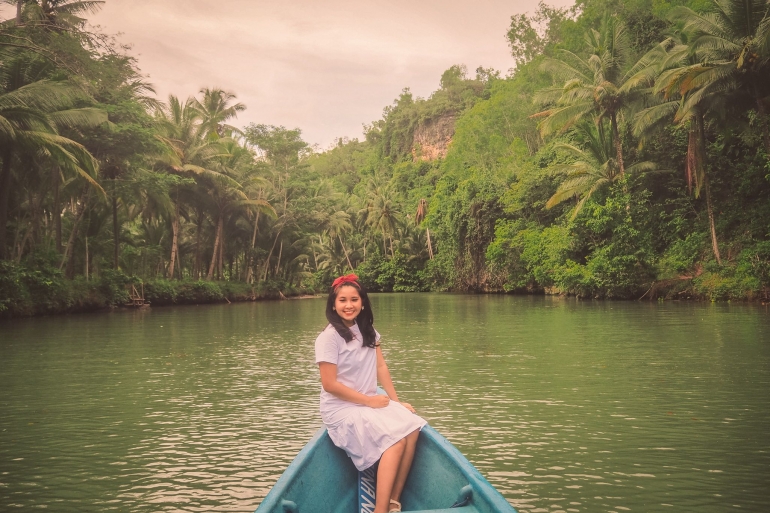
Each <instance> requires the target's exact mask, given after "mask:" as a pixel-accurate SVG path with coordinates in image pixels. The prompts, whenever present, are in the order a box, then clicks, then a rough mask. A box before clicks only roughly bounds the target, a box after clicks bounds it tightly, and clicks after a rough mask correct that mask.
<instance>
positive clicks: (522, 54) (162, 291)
mask: <svg viewBox="0 0 770 513" xmlns="http://www.w3.org/2000/svg"><path fill="white" fill-rule="evenodd" d="M10 3H12V4H13V5H14V6H15V7H16V8H17V9H16V16H14V17H13V18H11V19H9V20H6V21H4V22H2V24H0V88H1V90H0V161H1V162H2V165H1V167H0V258H1V259H2V260H3V262H2V268H0V272H1V273H2V274H3V276H2V279H0V291H1V292H2V293H1V294H0V296H2V298H0V299H2V301H0V310H3V309H5V310H12V308H13V304H14V302H13V300H12V299H5V298H14V297H25V298H30V297H34V298H39V297H42V296H45V294H44V293H43V292H45V291H48V292H49V293H50V296H51V297H60V298H64V299H61V301H60V302H59V303H57V304H61V305H67V304H81V305H82V304H91V303H88V301H85V302H84V301H80V300H76V299H73V298H72V297H71V295H67V294H65V293H64V292H62V291H63V290H65V289H66V288H67V287H68V286H70V285H68V284H71V286H72V287H74V288H73V289H72V290H76V289H77V290H81V289H82V290H90V291H91V292H88V294H91V296H93V297H99V298H101V299H100V300H99V301H96V300H95V303H99V302H100V301H101V302H102V303H104V302H107V303H110V302H113V303H114V302H120V301H121V300H122V299H123V298H124V296H125V294H124V292H125V289H126V287H127V286H129V285H130V284H131V283H134V284H139V285H142V284H144V285H146V291H147V294H148V296H149V297H152V298H154V300H156V301H158V302H190V301H194V300H195V298H196V297H201V298H208V299H210V300H218V299H220V298H224V297H235V296H236V295H237V296H238V297H241V298H249V297H250V298H255V297H260V296H264V295H271V294H273V295H280V294H281V293H298V292H301V291H317V290H322V289H324V288H325V286H326V285H327V284H328V283H329V281H330V279H331V278H332V277H333V276H334V275H338V274H341V273H344V272H348V271H350V270H351V269H354V270H355V271H356V272H357V273H358V274H359V275H360V276H361V277H362V279H363V280H364V282H365V283H367V285H368V286H369V287H370V288H372V290H377V291H421V290H462V291H512V292H515V291H518V292H541V293H542V292H546V293H556V294H574V295H578V296H581V297H617V298H639V297H707V298H712V299H729V298H759V297H762V298H767V297H768V295H770V271H768V269H770V264H769V263H768V258H769V257H770V249H768V248H769V247H770V224H768V219H770V199H769V198H770V163H769V161H768V155H769V154H770V119H769V118H768V107H769V105H770V15H769V14H768V12H769V9H770V4H768V2H767V0H689V1H685V2H677V3H676V4H672V3H667V2H665V1H660V2H659V1H655V2H652V1H651V0H634V1H631V2H624V3H622V4H619V3H616V2H606V1H603V0H587V1H583V2H580V3H579V4H577V5H576V7H574V8H572V9H557V8H552V7H549V6H547V5H545V4H541V5H540V7H539V8H538V10H537V12H536V13H534V14H532V15H516V16H513V17H512V19H511V27H510V30H509V31H508V33H507V35H506V36H507V38H508V42H509V44H510V48H511V52H512V56H513V57H514V58H516V60H517V62H516V67H515V70H513V71H511V72H510V74H509V76H507V77H502V76H501V75H500V73H498V72H496V71H494V70H490V69H484V68H478V69H477V70H476V71H475V73H469V72H468V70H467V69H466V68H465V66H462V65H457V66H452V67H451V68H449V69H448V70H447V71H446V72H444V74H443V75H442V76H441V79H440V87H439V89H437V90H436V91H435V92H434V93H433V94H432V95H431V96H430V97H428V98H417V97H415V96H414V95H413V94H412V93H411V92H410V91H409V89H404V90H403V91H402V93H401V94H400V95H399V96H398V98H396V99H395V101H394V102H393V104H392V105H390V106H387V107H386V108H385V109H384V111H383V116H382V118H381V119H379V120H375V121H372V122H371V123H370V124H369V125H367V126H366V127H365V128H366V129H365V137H364V138H362V139H361V140H358V139H353V140H347V139H340V140H338V141H337V142H336V143H335V144H334V145H333V146H332V147H330V148H328V149H326V150H325V151H320V152H319V151H317V150H314V149H313V148H311V147H310V146H309V145H308V143H307V142H305V141H304V140H303V139H302V133H301V131H300V130H299V129H296V128H286V127H283V126H271V125H265V124H251V125H249V126H247V127H243V128H238V126H237V116H238V114H239V113H241V112H242V111H243V110H244V109H245V108H246V106H245V105H243V104H241V103H239V102H238V98H237V95H236V94H235V93H234V92H231V91H225V90H223V89H221V88H218V87H215V86H209V87H203V88H201V89H200V91H198V93H197V95H195V96H191V97H179V96H175V95H172V96H170V97H169V98H168V99H167V100H166V101H163V102H162V101H159V100H157V99H155V98H154V93H153V91H152V87H151V85H150V84H147V83H146V82H145V81H144V79H143V78H142V75H141V72H140V70H139V69H138V66H137V62H136V61H135V60H134V59H133V58H132V57H130V56H128V55H126V54H124V53H123V49H121V48H119V47H116V46H114V44H112V43H111V42H110V39H109V38H108V37H106V36H104V35H103V34H100V33H96V32H93V31H90V30H91V29H86V24H85V19H86V17H87V16H88V15H90V14H92V13H93V12H95V10H97V9H99V8H100V5H101V2H80V1H62V2H50V1H33V0H25V1H18V2H17V1H13V2H10ZM73 280H74V281H73ZM215 283H216V284H215ZM75 284H79V285H77V286H75ZM88 284H91V286H92V288H91V289H89V288H88V287H87V286H86V285H88ZM46 287H48V288H46ZM77 287H80V289H78V288H77ZM93 287H96V288H93ZM100 287H101V288H100ZM223 287H224V288H223ZM228 287H230V288H228ZM233 287H235V288H233ZM238 287H241V288H238ZM25 291H26V292H25ZM30 291H36V292H34V293H33V292H30ZM41 291H43V292H41ZM57 291H58V292H57ZM99 291H101V292H99ZM121 291H122V292H121ZM227 291H230V292H227ZM233 291H237V294H236V292H233ZM25 294H26V295H25ZM196 294H197V295H198V296H196ZM91 296H89V297H91ZM67 298H69V299H67ZM116 298H117V299H116ZM24 301H26V302H27V303H25V304H29V303H30V301H32V300H29V299H25V300H24ZM35 301H42V300H38V299H35V300H34V301H32V302H33V303H34V302H35ZM78 301H80V302H78ZM62 308H64V309H66V307H62ZM60 309H61V308H60ZM50 310H51V308H48V309H46V308H42V307H41V309H40V311H50Z"/></svg>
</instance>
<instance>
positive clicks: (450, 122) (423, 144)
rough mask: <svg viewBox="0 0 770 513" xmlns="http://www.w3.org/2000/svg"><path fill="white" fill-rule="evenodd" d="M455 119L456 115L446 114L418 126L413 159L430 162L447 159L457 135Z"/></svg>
mask: <svg viewBox="0 0 770 513" xmlns="http://www.w3.org/2000/svg"><path fill="white" fill-rule="evenodd" d="M455 119H456V116H455V115H454V114H446V115H444V116H441V117H438V118H435V119H431V120H430V121H427V122H426V123H424V124H421V125H420V126H418V127H417V128H416V129H415V131H414V141H413V142H412V158H413V159H414V160H415V161H418V160H427V161H430V160H437V159H441V158H444V157H446V152H447V149H448V148H449V143H450V142H452V136H453V135H454V133H455Z"/></svg>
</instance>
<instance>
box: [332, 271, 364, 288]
mask: <svg viewBox="0 0 770 513" xmlns="http://www.w3.org/2000/svg"><path fill="white" fill-rule="evenodd" d="M356 282H358V276H356V275H355V274H347V275H345V276H340V277H339V278H337V279H336V280H334V281H333V282H332V288H333V289H336V288H337V287H339V286H340V285H342V284H343V283H356Z"/></svg>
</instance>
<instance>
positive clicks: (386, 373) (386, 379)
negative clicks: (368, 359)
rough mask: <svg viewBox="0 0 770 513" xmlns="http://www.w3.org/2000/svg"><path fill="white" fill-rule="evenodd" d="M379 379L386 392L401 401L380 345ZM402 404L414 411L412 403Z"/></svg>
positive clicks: (391, 397) (378, 347) (378, 360)
mask: <svg viewBox="0 0 770 513" xmlns="http://www.w3.org/2000/svg"><path fill="white" fill-rule="evenodd" d="M377 381H379V382H380V385H382V388H383V389H385V393H387V394H388V397H390V400H391V401H396V402H397V403H400V402H401V401H399V400H398V394H396V388H395V387H394V386H393V380H392V379H391V377H390V370H388V364H387V363H385V357H384V356H382V348H380V346H377ZM401 404H402V405H404V407H405V408H406V409H407V410H409V411H411V412H412V413H414V408H412V405H411V404H409V403H401Z"/></svg>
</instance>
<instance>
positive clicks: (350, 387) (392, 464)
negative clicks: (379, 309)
mask: <svg viewBox="0 0 770 513" xmlns="http://www.w3.org/2000/svg"><path fill="white" fill-rule="evenodd" d="M326 318H327V319H328V321H329V325H328V326H327V327H326V329H325V330H324V331H323V332H321V334H320V335H319V336H318V338H317V339H316V342H315V355H316V357H315V359H316V363H317V364H318V367H319V369H320V371H321V385H322V386H323V390H322V391H321V418H322V419H323V422H324V424H326V428H327V430H328V431H329V436H330V437H331V439H332V441H333V442H334V444H335V445H336V446H337V447H340V448H342V449H344V450H345V452H346V453H347V454H348V456H350V458H351V459H352V460H353V463H354V464H355V466H356V468H357V469H358V470H365V469H367V468H369V467H371V466H372V465H374V464H375V463H376V462H377V460H379V461H380V465H379V468H378V471H377V491H376V502H375V509H374V512H375V513H389V512H393V511H401V503H400V502H399V501H400V499H401V492H402V491H403V489H404V483H406V477H407V475H408V474H409V469H410V468H411V466H412V459H413V458H414V448H415V445H416V443H417V437H418V436H419V434H420V429H422V427H423V426H424V425H425V424H426V421H425V420H424V419H422V418H420V417H418V416H417V415H415V414H414V408H412V406H411V405H410V404H408V403H402V402H399V400H398V395H397V394H396V390H395V389H394V388H393V381H392V380H391V378H390V372H389V371H388V366H387V364H386V363H385V359H384V358H383V356H382V349H381V348H380V334H379V333H377V331H375V329H374V315H373V314H372V307H371V304H370V303H369V296H368V295H367V294H366V290H364V288H363V287H362V286H361V284H360V283H358V277H357V276H356V275H355V274H349V275H347V276H341V277H339V278H337V279H336V280H334V283H332V289H331V292H330V293H329V298H328V300H327V302H326ZM378 381H379V383H380V384H381V385H382V388H383V389H385V392H386V393H387V394H388V395H387V396H384V395H377V382H378Z"/></svg>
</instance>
